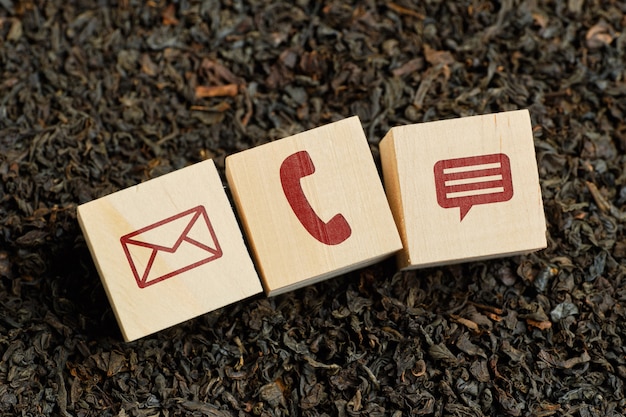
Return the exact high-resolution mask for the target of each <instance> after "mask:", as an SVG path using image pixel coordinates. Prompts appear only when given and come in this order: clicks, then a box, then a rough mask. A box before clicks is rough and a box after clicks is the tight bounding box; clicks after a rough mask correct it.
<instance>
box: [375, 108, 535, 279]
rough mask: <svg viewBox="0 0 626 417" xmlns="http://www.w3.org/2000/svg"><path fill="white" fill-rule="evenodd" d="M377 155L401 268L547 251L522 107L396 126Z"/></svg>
mask: <svg viewBox="0 0 626 417" xmlns="http://www.w3.org/2000/svg"><path fill="white" fill-rule="evenodd" d="M380 154H381V161H382V166H383V177H384V182H385V187H386V191H387V197H388V199H389V203H390V205H391V209H392V211H393V215H394V219H395V221H396V224H397V226H398V229H399V231H400V236H401V237H402V243H403V246H404V248H403V250H402V251H401V252H400V254H399V255H398V263H399V266H400V267H401V268H403V269H410V268H420V267H428V266H435V265H442V264H448V263H456V262H465V261H474V260H481V259H488V258H494V257H502V256H509V255H515V254H521V253H527V252H532V251H535V250H538V249H542V248H545V247H546V223H545V216H544V212H543V204H542V199H541V190H540V187H539V176H538V171H537V162H536V159H535V150H534V144H533V134H532V126H531V121H530V115H529V113H528V111H527V110H518V111H510V112H503V113H496V114H487V115H482V116H471V117H465V118H459V119H452V120H444V121H436V122H428V123H420V124H413V125H407V126H400V127H394V128H392V129H391V130H390V131H389V132H388V133H387V135H386V136H385V137H384V138H383V140H382V141H381V142H380Z"/></svg>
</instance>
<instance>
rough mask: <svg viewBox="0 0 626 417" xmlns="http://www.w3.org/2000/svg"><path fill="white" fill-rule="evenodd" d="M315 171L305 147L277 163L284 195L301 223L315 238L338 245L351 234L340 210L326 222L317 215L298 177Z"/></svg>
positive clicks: (328, 243) (327, 243) (326, 243)
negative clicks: (279, 164) (303, 149)
mask: <svg viewBox="0 0 626 417" xmlns="http://www.w3.org/2000/svg"><path fill="white" fill-rule="evenodd" d="M314 172H315V166H314V165H313V161H312V160H311V157H310V156H309V153H308V152H307V151H299V152H296V153H294V154H292V155H289V156H288V157H287V158H285V160H284V161H283V163H282V164H281V166H280V182H281V184H282V187H283V191H284V193H285V197H286V198H287V201H288V202H289V205H290V206H291V209H292V210H293V212H294V213H295V215H296V217H297V218H298V220H299V221H300V223H302V226H304V228H305V229H306V231H307V232H309V234H310V235H311V236H313V237H314V238H315V239H317V240H319V241H320V242H322V243H324V244H325V245H338V244H340V243H341V242H343V241H345V240H346V239H348V238H349V237H350V235H351V234H352V229H350V225H349V224H348V222H347V221H346V219H345V217H343V215H342V214H336V215H335V216H333V217H332V218H331V219H330V220H329V221H328V222H324V221H322V219H320V218H319V216H318V215H317V213H315V210H313V207H311V204H310V203H309V201H308V200H307V198H306V196H305V195H304V191H303V190H302V184H301V183H300V179H301V178H303V177H306V176H308V175H311V174H313V173H314Z"/></svg>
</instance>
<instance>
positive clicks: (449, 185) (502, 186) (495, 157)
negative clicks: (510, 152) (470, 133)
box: [434, 153, 513, 221]
mask: <svg viewBox="0 0 626 417" xmlns="http://www.w3.org/2000/svg"><path fill="white" fill-rule="evenodd" d="M434 172H435V188H436V190H437V203H439V205H440V206H441V207H443V208H452V207H458V208H459V209H460V210H461V221H463V218H464V217H465V216H466V215H467V213H468V212H469V211H470V209H471V208H472V206H475V205H477V204H491V203H501V202H503V201H508V200H510V199H511V198H512V197H513V182H512V180H511V161H510V160H509V157H508V156H506V155H505V154H503V153H495V154H490V155H479V156H469V157H466V158H456V159H445V160H442V161H438V162H437V163H436V164H435V166H434Z"/></svg>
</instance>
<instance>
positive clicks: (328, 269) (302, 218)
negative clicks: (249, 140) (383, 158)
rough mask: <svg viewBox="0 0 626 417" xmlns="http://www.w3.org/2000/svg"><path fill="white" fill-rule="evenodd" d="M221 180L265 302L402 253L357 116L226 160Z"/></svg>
mask: <svg viewBox="0 0 626 417" xmlns="http://www.w3.org/2000/svg"><path fill="white" fill-rule="evenodd" d="M226 177H227V180H228V184H229V186H230V189H231V191H232V194H233V198H234V200H235V204H236V206H237V211H238V213H239V217H240V219H241V221H242V223H243V226H244V230H245V231H246V235H247V237H248V240H249V244H250V247H251V249H252V252H253V254H254V258H255V260H256V265H257V268H258V270H259V272H260V274H261V278H262V281H263V285H264V287H265V291H266V293H267V295H270V296H271V295H276V294H280V293H283V292H287V291H291V290H294V289H296V288H299V287H303V286H306V285H309V284H312V283H315V282H317V281H320V280H323V279H326V278H330V277H332V276H335V275H339V274H342V273H345V272H347V271H350V270H353V269H357V268H360V267H363V266H365V265H368V264H371V263H375V262H377V261H379V260H381V259H382V258H385V257H387V256H389V255H391V254H393V253H395V252H396V251H398V250H399V249H401V248H402V244H401V241H400V238H399V235H398V231H397V229H396V227H395V224H394V221H393V217H392V214H391V210H390V208H389V204H388V203H387V199H386V196H385V193H384V190H383V187H382V183H381V179H380V177H379V175H378V172H377V170H376V166H375V164H374V160H373V157H372V154H371V152H370V148H369V145H368V143H367V140H366V138H365V134H364V132H363V128H362V126H361V123H360V122H359V119H358V118H357V117H351V118H348V119H344V120H342V121H339V122H335V123H331V124H329V125H326V126H321V127H318V128H315V129H312V130H309V131H306V132H303V133H300V134H297V135H294V136H291V137H288V138H285V139H281V140H278V141H275V142H271V143H268V144H265V145H261V146H258V147H256V148H252V149H249V150H246V151H243V152H240V153H237V154H234V155H231V156H229V157H227V158H226Z"/></svg>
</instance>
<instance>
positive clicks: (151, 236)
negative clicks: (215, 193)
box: [121, 206, 203, 251]
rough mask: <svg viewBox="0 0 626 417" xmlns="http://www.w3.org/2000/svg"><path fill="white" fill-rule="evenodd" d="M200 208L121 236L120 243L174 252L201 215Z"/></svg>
mask: <svg viewBox="0 0 626 417" xmlns="http://www.w3.org/2000/svg"><path fill="white" fill-rule="evenodd" d="M201 209H203V208H202V207H201V206H200V207H194V208H193V209H190V210H186V211H184V212H182V213H179V214H177V215H175V216H171V217H168V218H166V219H164V220H161V221H159V222H157V223H154V224H151V225H149V226H146V227H144V228H141V229H139V230H137V231H134V232H132V233H129V234H127V235H125V236H122V238H121V241H122V243H126V244H131V245H138V246H144V247H148V248H153V249H156V250H165V251H174V250H175V249H176V247H177V246H178V245H180V242H181V241H182V239H183V238H184V237H185V235H186V233H187V232H188V231H189V229H190V228H191V227H192V226H193V224H194V223H195V221H196V220H197V219H198V217H199V216H200V214H201Z"/></svg>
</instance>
